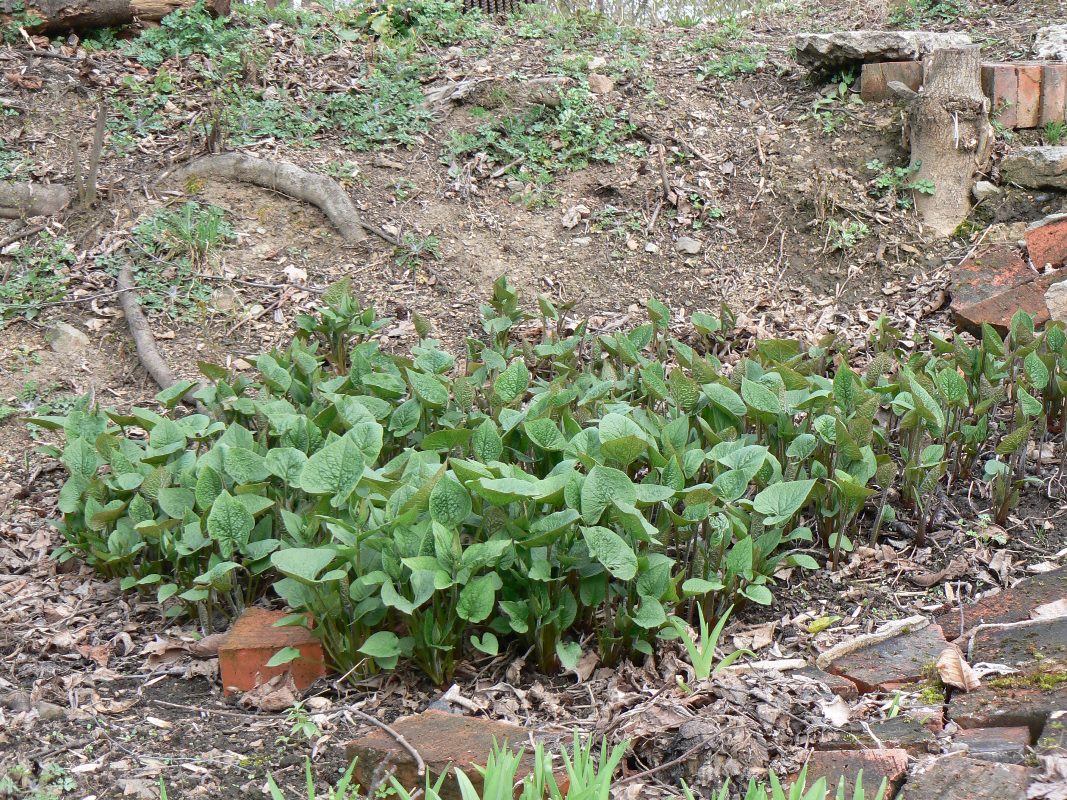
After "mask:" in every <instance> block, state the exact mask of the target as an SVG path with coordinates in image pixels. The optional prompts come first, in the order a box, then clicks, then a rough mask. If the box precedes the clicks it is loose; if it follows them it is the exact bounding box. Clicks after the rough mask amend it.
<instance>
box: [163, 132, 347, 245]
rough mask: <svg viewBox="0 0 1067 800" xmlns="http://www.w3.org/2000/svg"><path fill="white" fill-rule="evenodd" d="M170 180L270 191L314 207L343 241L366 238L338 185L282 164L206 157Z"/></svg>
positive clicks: (231, 155) (246, 157)
mask: <svg viewBox="0 0 1067 800" xmlns="http://www.w3.org/2000/svg"><path fill="white" fill-rule="evenodd" d="M173 177H175V178H177V179H179V180H183V179H185V178H192V177H195V178H229V179H230V180H235V181H243V182H245V183H252V184H255V185H256V186H262V187H264V188H266V189H273V190H274V191H277V192H281V193H282V194H285V195H288V196H289V197H292V198H295V199H297V200H303V201H304V202H305V203H310V204H311V205H313V206H317V207H318V208H319V209H320V210H321V211H322V213H324V214H325V215H326V216H327V217H328V218H329V220H330V222H332V223H333V226H334V227H335V228H336V229H337V232H338V233H340V234H341V238H342V239H344V240H345V241H346V242H348V243H350V244H355V243H357V242H361V241H363V240H364V239H365V238H366V235H365V234H364V233H363V230H364V228H365V227H367V226H366V225H364V223H363V222H362V220H360V218H359V212H358V211H356V207H355V206H354V205H353V204H352V200H351V199H350V198H349V196H348V193H347V192H345V190H344V189H343V188H342V187H341V184H339V183H338V182H337V181H335V180H333V179H332V178H328V177H326V176H325V175H316V174H315V173H314V172H308V171H307V170H306V169H302V168H301V167H298V166H296V165H295V164H290V163H288V162H286V161H269V160H267V159H263V158H256V157H255V156H250V155H245V154H244V153H224V154H222V155H208V156H202V157H201V158H198V159H197V160H196V161H191V162H190V163H188V164H186V165H185V166H183V167H180V168H179V169H177V170H176V171H175V172H174V173H173Z"/></svg>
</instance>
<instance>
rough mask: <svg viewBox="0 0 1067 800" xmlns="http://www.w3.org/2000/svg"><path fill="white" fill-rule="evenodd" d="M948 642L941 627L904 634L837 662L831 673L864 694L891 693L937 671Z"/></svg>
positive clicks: (928, 627) (931, 627)
mask: <svg viewBox="0 0 1067 800" xmlns="http://www.w3.org/2000/svg"><path fill="white" fill-rule="evenodd" d="M946 647H948V642H946V641H945V637H944V635H943V634H942V632H941V628H939V627H938V626H937V625H926V626H925V627H922V628H920V629H919V630H915V631H904V632H901V633H899V634H897V635H896V636H893V637H892V638H890V639H886V640H884V641H881V642H874V643H873V644H869V645H865V646H862V647H860V648H859V649H857V650H853V651H852V652H851V653H846V654H845V655H843V656H841V657H839V658H837V659H835V660H834V661H833V663H831V664H830V665H829V667H828V671H829V672H832V673H834V674H835V675H843V676H844V677H846V678H848V679H849V680H850V681H852V682H853V683H855V684H856V686H858V687H859V688H860V691H863V692H873V691H878V690H883V691H891V690H894V689H900V688H901V687H903V686H904V685H906V684H909V683H914V682H916V681H918V680H920V679H921V678H923V677H925V676H926V675H927V674H928V673H929V672H930V671H931V670H933V671H934V672H936V665H937V658H938V656H940V655H941V651H943V650H944V649H945V648H946Z"/></svg>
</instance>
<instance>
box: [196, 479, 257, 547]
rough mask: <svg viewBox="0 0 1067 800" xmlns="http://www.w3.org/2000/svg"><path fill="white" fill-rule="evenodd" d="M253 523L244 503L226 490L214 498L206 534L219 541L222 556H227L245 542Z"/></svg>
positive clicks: (253, 525)
mask: <svg viewBox="0 0 1067 800" xmlns="http://www.w3.org/2000/svg"><path fill="white" fill-rule="evenodd" d="M255 524H256V521H255V518H253V516H252V514H251V512H249V510H248V509H247V508H245V506H244V503H242V502H241V501H240V500H238V499H237V498H236V497H234V496H233V495H231V494H230V493H229V492H226V491H224V492H222V494H220V495H219V496H218V497H216V498H215V502H214V503H213V504H212V506H211V511H209V512H208V515H207V532H208V535H209V536H210V537H211V538H212V539H214V540H215V541H216V542H218V543H219V552H220V553H222V556H223V558H229V557H230V556H231V555H233V553H234V552H235V551H237V550H240V549H241V548H242V547H243V546H244V545H245V544H247V542H248V534H250V533H251V532H252V528H253V527H255Z"/></svg>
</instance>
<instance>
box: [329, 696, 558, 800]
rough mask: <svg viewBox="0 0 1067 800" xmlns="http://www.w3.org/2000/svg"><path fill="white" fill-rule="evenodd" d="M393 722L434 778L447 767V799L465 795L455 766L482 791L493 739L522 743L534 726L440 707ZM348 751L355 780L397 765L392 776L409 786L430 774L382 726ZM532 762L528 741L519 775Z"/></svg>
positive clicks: (372, 779)
mask: <svg viewBox="0 0 1067 800" xmlns="http://www.w3.org/2000/svg"><path fill="white" fill-rule="evenodd" d="M391 727H392V728H393V730H394V731H396V733H398V734H399V735H400V736H403V737H404V739H405V740H406V741H407V742H408V743H409V744H410V745H411V746H412V747H413V748H414V749H415V750H416V751H417V752H418V753H419V755H420V756H421V757H422V759H423V761H424V762H425V764H426V770H427V772H428V773H429V777H430V780H431V782H436V780H437V778H438V776H440V775H444V774H446V773H447V775H448V777H447V778H446V779H445V781H444V783H443V785H442V787H441V790H440V795H441V798H442V800H460V798H461V795H460V790H459V784H458V783H456V780H455V777H454V775H453V770H454V769H459V770H461V771H462V772H463V773H464V774H465V775H466V776H467V777H468V778H470V780H471V783H473V784H474V786H475V788H476V789H478V790H479V791H480V790H481V789H482V786H483V783H482V776H481V773H480V772H478V770H477V769H475V766H476V765H479V766H484V765H485V762H486V759H487V758H488V757H489V754H490V752H491V751H492V749H493V745H494V743H496V744H499V745H501V746H503V745H504V744H505V743H508V744H510V745H512V746H514V747H521V746H523V745H525V744H526V743H527V740H528V738H529V731H527V730H526V729H524V728H520V727H518V726H517V725H509V724H508V723H505V722H497V721H495V720H490V719H481V718H475V717H464V716H461V715H458V714H450V713H448V712H446V711H437V710H430V711H424V712H422V713H421V714H416V715H415V716H411V717H404V718H403V719H399V720H397V721H396V722H394V723H392V725H391ZM345 756H346V758H347V759H348V760H349V761H352V760H353V759H354V760H355V761H356V767H355V773H354V774H355V777H356V780H357V781H358V783H359V784H360V785H361V786H363V787H366V788H367V789H370V788H371V787H374V786H376V785H378V783H379V781H380V780H381V779H382V778H383V777H384V776H385V775H386V774H388V773H389V772H390V771H393V770H395V771H393V773H392V774H393V776H394V777H395V778H396V779H397V781H398V782H399V783H400V784H401V785H402V786H403V787H404V788H406V789H412V788H421V787H422V786H423V785H424V783H425V780H426V778H425V777H424V778H421V779H420V778H419V776H418V768H417V767H416V764H415V759H414V758H413V757H412V756H411V754H410V753H409V752H408V751H407V749H405V748H404V747H403V746H402V745H400V743H399V742H397V740H396V739H395V738H394V737H393V736H391V735H390V734H388V733H386V732H385V731H383V730H379V729H377V728H375V729H373V730H371V731H370V732H369V733H367V734H365V735H363V736H361V737H359V738H358V739H355V740H353V741H351V742H349V744H348V746H347V747H346V748H345ZM533 766H534V761H533V754H532V753H531V752H530V748H529V747H527V748H526V751H525V752H524V754H523V757H522V761H520V762H519V769H518V772H517V773H516V778H522V777H523V776H525V775H527V774H529V773H530V772H531V771H532V770H533ZM557 780H559V779H558V778H557Z"/></svg>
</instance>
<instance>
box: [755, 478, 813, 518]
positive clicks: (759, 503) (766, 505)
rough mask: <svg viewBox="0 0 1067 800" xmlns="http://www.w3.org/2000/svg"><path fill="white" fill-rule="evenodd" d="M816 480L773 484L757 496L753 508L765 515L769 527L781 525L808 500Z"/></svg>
mask: <svg viewBox="0 0 1067 800" xmlns="http://www.w3.org/2000/svg"><path fill="white" fill-rule="evenodd" d="M814 486H815V481H814V480H810V479H809V480H806V481H782V482H780V483H773V484H771V485H770V486H768V487H767V488H766V489H764V490H763V491H762V492H760V493H759V494H757V495H756V497H755V498H754V499H753V501H752V507H753V508H754V509H755V510H756V511H757V512H758V513H760V514H765V515H766V517H767V519H766V520H764V522H765V524H767V525H780V524H781V523H783V522H786V521H788V520H789V518H790V517H792V516H793V515H794V514H796V513H797V512H798V511H799V510H800V509H801V508H802V507H803V506H804V503H806V502H807V500H808V495H809V494H811V490H812V488H813V487H814Z"/></svg>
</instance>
